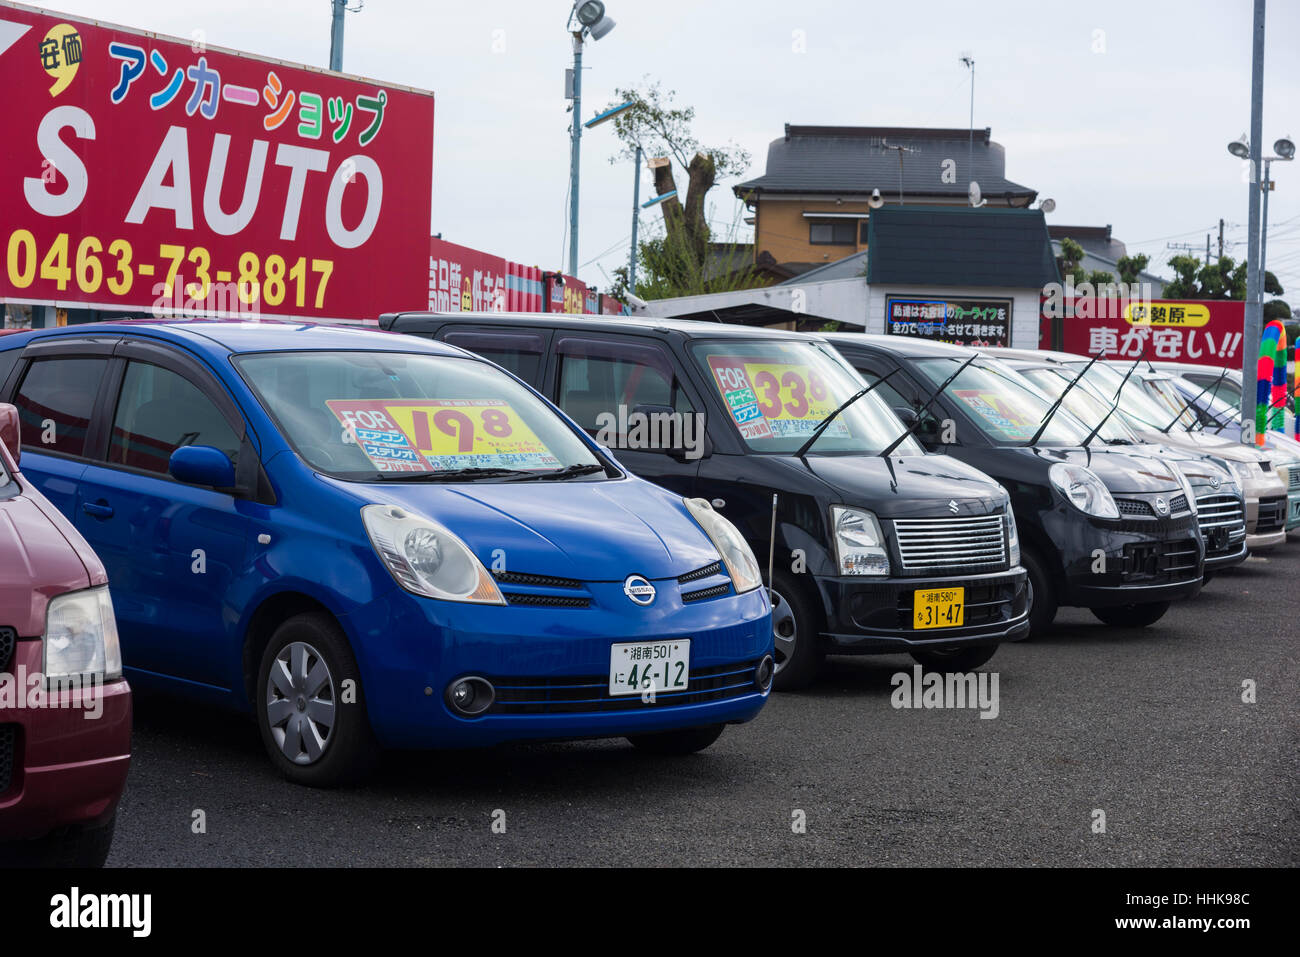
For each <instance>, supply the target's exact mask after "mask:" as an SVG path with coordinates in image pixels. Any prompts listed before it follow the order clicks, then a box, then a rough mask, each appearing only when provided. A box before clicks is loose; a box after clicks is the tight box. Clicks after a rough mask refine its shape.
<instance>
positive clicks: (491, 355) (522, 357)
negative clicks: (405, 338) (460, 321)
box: [439, 328, 546, 388]
mask: <svg viewBox="0 0 1300 957" xmlns="http://www.w3.org/2000/svg"><path fill="white" fill-rule="evenodd" d="M439 338H441V339H442V341H443V342H445V343H447V344H448V345H452V346H459V347H460V348H462V349H467V350H468V351H470V352H473V353H475V354H476V355H480V356H482V357H483V358H484V359H486V360H487V361H488V362H495V363H496V364H497V365H499V366H500V367H501V368H503V369H506V370H508V371H510V372H513V373H514V374H515V375H517V376H519V378H521V379H523V380H524V381H525V382H527V383H528V384H529V385H531V386H533V387H534V388H536V387H538V386H539V385H540V384H541V371H542V350H543V349H544V348H545V343H546V339H545V337H543V336H541V335H540V334H538V333H535V332H513V331H509V332H507V331H500V332H498V331H487V330H483V331H469V330H464V329H454V328H453V329H452V330H451V331H448V332H443V333H441V335H440V336H439Z"/></svg>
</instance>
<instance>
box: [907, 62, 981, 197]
mask: <svg viewBox="0 0 1300 957" xmlns="http://www.w3.org/2000/svg"><path fill="white" fill-rule="evenodd" d="M961 62H962V63H964V64H966V66H968V67H969V68H970V132H969V134H968V135H969V143H968V145H967V148H966V178H967V181H968V182H970V181H974V179H975V58H974V57H973V56H970V55H967V56H964V57H962V58H961ZM899 158H900V159H901V158H902V157H901V156H900V157H899Z"/></svg>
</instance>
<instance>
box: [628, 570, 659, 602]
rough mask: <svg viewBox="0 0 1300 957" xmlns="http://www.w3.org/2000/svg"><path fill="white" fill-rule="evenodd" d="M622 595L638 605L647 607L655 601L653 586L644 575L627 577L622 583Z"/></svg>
mask: <svg viewBox="0 0 1300 957" xmlns="http://www.w3.org/2000/svg"><path fill="white" fill-rule="evenodd" d="M623 594H624V595H627V597H628V598H630V599H632V601H634V602H636V603H637V604H638V605H649V604H650V603H652V602H653V601H654V600H655V586H654V585H652V584H650V579H648V578H646V577H645V576H644V575H628V576H627V580H626V581H624V582H623Z"/></svg>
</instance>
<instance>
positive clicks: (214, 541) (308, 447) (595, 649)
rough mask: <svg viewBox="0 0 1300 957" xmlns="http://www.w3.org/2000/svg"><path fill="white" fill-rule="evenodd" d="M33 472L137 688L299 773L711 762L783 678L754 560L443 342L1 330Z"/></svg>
mask: <svg viewBox="0 0 1300 957" xmlns="http://www.w3.org/2000/svg"><path fill="white" fill-rule="evenodd" d="M0 350H3V351H0V401H9V402H12V403H14V404H15V405H16V406H17V407H18V410H19V415H20V419H21V427H22V443H23V466H24V471H25V472H26V474H27V476H28V478H30V479H31V480H33V481H34V482H35V483H36V484H37V485H38V486H39V487H40V489H41V491H42V492H43V493H44V494H45V495H46V496H47V497H48V498H49V499H50V500H51V501H52V502H53V503H55V505H56V506H57V507H58V508H59V509H60V510H61V511H62V512H63V513H64V514H65V515H66V516H67V517H68V518H69V519H71V520H72V521H73V522H74V523H75V524H76V526H77V528H78V530H80V531H81V532H82V534H83V535H84V536H85V538H86V539H87V540H88V541H89V542H90V543H91V545H93V546H94V548H95V550H96V551H97V552H98V554H99V556H100V557H101V558H102V560H103V562H104V565H105V566H106V567H107V569H108V575H109V581H110V582H111V583H112V584H111V590H112V597H113V605H114V608H115V609H116V612H117V624H118V630H119V633H120V636H121V646H122V654H123V658H124V664H125V666H126V671H127V674H128V676H129V677H130V679H131V682H132V684H133V685H135V686H136V687H137V688H149V687H155V688H158V689H162V690H168V691H172V692H180V693H182V694H183V695H185V696H187V697H191V698H193V699H205V700H209V701H211V702H215V703H220V704H225V705H231V706H234V707H235V708H238V709H241V710H245V711H248V710H251V711H252V712H253V713H254V714H255V716H256V718H257V720H258V723H259V726H260V728H261V732H262V738H263V741H264V743H265V745H266V749H267V752H268V754H269V755H270V757H271V760H272V761H273V762H274V763H275V765H276V766H277V767H278V768H279V769H280V771H281V772H282V773H283V774H284V775H285V776H286V777H288V778H289V779H290V780H292V781H296V782H299V783H302V784H308V785H317V786H328V785H332V784H337V783H341V782H344V781H348V780H354V779H356V778H357V777H359V776H361V775H362V774H364V772H365V771H366V770H368V768H369V767H370V765H371V764H372V763H373V762H374V760H375V758H376V756H377V754H378V752H379V750H380V749H381V748H443V747H468V746H476V745H489V744H493V743H497V742H502V741H510V740H519V739H557V738H558V739H569V738H598V737H627V738H629V739H630V740H631V741H632V743H633V744H634V745H636V746H638V747H640V748H643V749H646V750H649V751H654V752H659V753H669V754H688V753H692V752H695V751H698V750H701V749H703V748H705V747H707V746H708V745H710V744H712V743H713V741H715V740H717V738H718V736H719V735H720V734H721V733H722V730H723V728H724V726H725V725H727V724H734V723H739V722H743V721H748V720H749V719H751V718H753V717H754V716H755V715H756V714H757V713H758V712H759V710H760V709H761V708H762V706H763V704H764V702H765V700H766V699H767V696H768V694H769V690H770V687H771V683H772V675H773V661H772V621H771V609H770V606H769V603H768V598H767V594H766V591H765V589H764V588H762V587H761V586H762V580H761V573H760V571H759V566H758V563H757V562H756V560H755V558H754V555H753V553H752V552H751V551H750V549H749V547H748V546H747V545H746V544H745V541H744V539H743V538H741V537H740V535H739V534H738V533H737V531H736V529H735V528H734V526H732V524H731V523H730V522H728V521H727V520H726V519H725V518H723V517H722V516H721V515H719V514H718V513H717V512H715V511H714V510H713V509H712V507H711V506H710V504H709V503H708V502H707V501H705V500H703V499H683V498H682V497H680V496H677V495H674V494H672V493H670V492H668V491H666V490H664V489H661V488H659V487H658V486H655V485H652V484H650V483H649V482H646V481H643V480H641V479H639V478H637V477H635V476H634V475H631V474H630V473H628V472H627V471H626V470H625V469H623V468H621V467H620V466H619V464H618V462H617V461H616V459H615V458H614V457H613V456H612V455H611V454H610V452H609V451H608V450H606V449H604V448H602V447H601V446H599V445H597V444H595V443H594V442H593V441H592V440H591V439H590V438H589V437H588V436H587V435H586V434H585V433H584V432H583V431H582V430H581V429H579V428H577V427H576V426H575V425H574V424H573V422H572V421H570V420H569V419H568V418H566V417H565V416H564V415H563V414H562V413H560V412H559V411H558V410H557V409H556V408H555V407H554V406H552V405H551V404H550V403H548V402H547V401H546V400H545V399H544V398H542V397H541V396H540V395H539V394H538V393H536V392H535V391H533V390H532V389H531V388H530V387H529V386H527V385H525V384H524V383H523V382H521V381H520V380H519V379H517V378H515V377H514V376H512V375H511V374H509V373H508V372H506V371H504V370H502V369H501V368H499V367H497V366H495V365H493V364H491V363H489V362H487V361H484V360H482V359H480V358H478V357H476V356H473V355H471V354H469V353H466V352H464V351H462V350H460V349H457V348H455V347H454V346H447V345H444V344H440V343H433V342H427V341H424V340H419V339H414V338H412V337H409V336H399V335H391V334H387V333H382V332H377V331H366V330H361V329H356V328H343V327H333V326H313V325H294V324H286V323H241V322H225V321H189V322H159V321H131V322H114V323H100V324H94V325H83V326H71V327H66V328H61V329H49V330H32V331H30V332H25V333H20V334H16V335H10V336H5V337H3V338H0Z"/></svg>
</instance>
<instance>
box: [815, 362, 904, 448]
mask: <svg viewBox="0 0 1300 957" xmlns="http://www.w3.org/2000/svg"><path fill="white" fill-rule="evenodd" d="M897 371H898V369H897V368H895V369H892V370H891V371H890V372H888V373H886V374H885V375H883V376H881V377H880V378H879V379H877V380H876V381H875V382H873V383H871V385H869V386H867V387H866V388H864V389H859V390H858V391H857V392H855V393H853V395H851V396H849V397H848V398H847V399H846V400H845V401H844V402H842V403H841V404H840V407H839V408H838V409H836V410H835V411H834V412H832V413H831V414H830V415H828V416H826V418H824V419H822V421H821V423H820V424H819V425H818V426H817V428H815V429H813V434H812V435H810V436H808V441H807V442H805V443H804V444H803V445H801V446H799V449H798V451H796V452H795V453H794V456H795V458H797V459H801V458H803V457H804V454H805V453H806V452H807V451H808V450H809V449H810V448H812V446H813V443H814V442H816V441H817V440H818V439H819V438H821V435H822V433H823V432H825V431H826V427H827V426H828V425H830V424H831V423H832V422H834V421H835V417H836V416H837V415H839V414H840V413H841V412H843V411H844V410H845V409H847V408H848V407H849V406H851V405H852V404H853V403H854V402H857V401H858V399H860V398H862V397H863V396H864V395H866V394H867V393H868V392H870V391H871V390H872V389H874V388H875V387H876V386H878V385H880V384H881V383H882V382H884V381H885V380H886V379H888V378H889V377H890V376H891V375H893V374H894V373H895V372H897Z"/></svg>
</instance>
